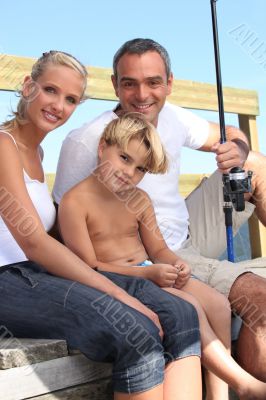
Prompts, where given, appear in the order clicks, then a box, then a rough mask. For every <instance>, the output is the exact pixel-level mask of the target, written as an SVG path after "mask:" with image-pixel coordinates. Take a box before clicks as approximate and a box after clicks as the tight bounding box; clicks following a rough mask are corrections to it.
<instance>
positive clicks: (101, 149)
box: [98, 139, 106, 160]
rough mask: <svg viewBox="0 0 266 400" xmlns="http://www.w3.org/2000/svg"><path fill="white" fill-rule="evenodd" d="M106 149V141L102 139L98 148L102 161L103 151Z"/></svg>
mask: <svg viewBox="0 0 266 400" xmlns="http://www.w3.org/2000/svg"><path fill="white" fill-rule="evenodd" d="M105 148H106V141H105V140H104V139H101V140H100V143H99V146H98V157H99V159H100V160H101V159H102V155H103V151H104V149H105Z"/></svg>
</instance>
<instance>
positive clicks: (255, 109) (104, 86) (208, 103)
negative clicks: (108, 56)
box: [0, 54, 259, 116]
mask: <svg viewBox="0 0 266 400" xmlns="http://www.w3.org/2000/svg"><path fill="white" fill-rule="evenodd" d="M34 61H35V59H33V58H28V57H18V56H11V55H7V54H1V55H0V90H10V91H14V90H18V88H20V86H21V83H22V81H23V77H24V76H25V75H27V74H29V72H30V70H31V67H32V64H33V62H34ZM87 70H88V73H89V84H88V89H87V91H86V94H87V96H88V97H90V98H92V99H99V100H117V98H116V96H115V93H114V89H113V87H112V83H111V79H110V76H111V74H112V70H111V69H110V68H99V67H91V66H89V67H87ZM223 93H224V108H225V111H226V112H229V113H236V114H243V115H253V116H256V115H258V114H259V102H258V96H257V93H256V92H255V91H253V90H244V89H235V88H229V87H224V88H223ZM169 101H170V102H171V103H173V104H178V105H179V106H181V107H186V108H192V109H198V110H211V111H217V109H218V107H217V94H216V85H212V84H208V83H199V82H193V81H187V80H177V79H176V80H175V81H174V85H173V92H172V94H171V96H169Z"/></svg>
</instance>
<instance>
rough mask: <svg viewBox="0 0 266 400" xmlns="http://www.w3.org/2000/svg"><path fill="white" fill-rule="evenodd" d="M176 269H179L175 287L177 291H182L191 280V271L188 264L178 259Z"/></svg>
mask: <svg viewBox="0 0 266 400" xmlns="http://www.w3.org/2000/svg"><path fill="white" fill-rule="evenodd" d="M174 267H175V268H176V269H177V272H178V275H177V279H176V281H175V283H174V287H175V288H176V289H181V288H182V287H183V286H184V285H185V284H186V283H187V281H188V280H189V278H190V275H191V269H190V267H189V266H188V264H187V263H185V262H184V261H183V260H181V259H178V260H177V261H176V263H175V265H174Z"/></svg>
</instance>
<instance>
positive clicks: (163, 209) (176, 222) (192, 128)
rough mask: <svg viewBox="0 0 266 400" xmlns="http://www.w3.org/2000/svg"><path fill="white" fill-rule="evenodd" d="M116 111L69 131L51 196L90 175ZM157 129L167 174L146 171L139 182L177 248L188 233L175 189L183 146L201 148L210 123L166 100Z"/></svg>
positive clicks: (184, 210) (182, 204)
mask: <svg viewBox="0 0 266 400" xmlns="http://www.w3.org/2000/svg"><path fill="white" fill-rule="evenodd" d="M114 118H117V115H116V114H115V113H114V112H113V111H106V112H104V113H103V114H101V115H100V116H99V117H98V118H96V119H94V120H93V121H91V122H89V123H87V124H85V125H83V126H82V127H81V128H78V129H75V130H74V131H72V132H70V133H69V135H68V136H67V137H66V139H65V140H64V142H63V145H62V149H61V153H60V157H59V162H58V166H57V173H56V179H55V185H54V190H53V197H54V200H55V201H56V202H57V203H58V204H59V202H60V200H61V198H62V196H63V194H64V193H65V192H66V191H67V190H69V189H70V188H71V187H73V186H74V185H75V184H77V183H78V182H80V181H81V180H83V179H85V178H86V177H87V176H89V175H90V174H91V173H92V172H93V170H94V169H95V168H96V165H97V159H98V157H97V149H98V144H99V140H100V137H101V134H102V132H103V130H104V128H105V126H106V125H107V124H108V123H109V122H110V121H111V120H112V119H114ZM157 131H158V133H159V135H160V138H161V141H162V143H163V145H164V148H165V150H166V152H167V156H168V159H169V169H168V171H167V173H166V174H163V175H161V174H158V175H154V174H146V175H145V176H144V178H143V180H142V181H141V182H140V183H139V185H138V186H139V187H140V188H142V189H143V190H145V191H146V192H147V193H148V194H149V196H150V197H151V200H152V202H153V205H154V209H155V213H156V218H157V222H158V225H159V227H160V229H161V231H162V234H163V236H164V238H165V240H166V242H167V244H168V246H169V247H170V248H171V249H175V250H177V249H178V248H180V246H181V244H182V243H183V242H184V240H185V239H186V237H187V234H188V224H189V221H188V218H189V216H188V211H187V208H186V204H185V201H184V199H183V198H182V197H181V196H180V194H179V190H178V183H179V182H178V180H179V174H180V157H181V149H182V146H186V147H189V148H191V149H198V148H200V147H201V146H202V145H203V144H204V143H205V142H206V140H207V138H208V135H209V123H208V122H207V121H206V120H204V119H202V118H200V117H198V116H197V115H195V114H193V113H192V112H190V111H188V110H185V109H183V108H181V107H178V106H175V105H172V104H169V103H166V104H165V105H164V107H163V108H162V110H161V112H160V114H159V118H158V125H157Z"/></svg>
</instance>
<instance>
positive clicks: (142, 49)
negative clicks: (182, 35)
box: [113, 38, 171, 79]
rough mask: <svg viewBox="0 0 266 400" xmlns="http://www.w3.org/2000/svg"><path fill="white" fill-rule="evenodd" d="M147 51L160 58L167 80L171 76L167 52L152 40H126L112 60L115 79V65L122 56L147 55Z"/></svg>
mask: <svg viewBox="0 0 266 400" xmlns="http://www.w3.org/2000/svg"><path fill="white" fill-rule="evenodd" d="M148 51H156V52H157V53H158V54H159V55H160V56H161V58H162V60H163V62H164V65H165V70H166V75H167V79H168V78H169V77H170V74H171V61H170V57H169V54H168V52H167V51H166V49H165V48H164V47H163V46H161V45H160V44H159V43H157V42H155V41H154V40H152V39H141V38H137V39H132V40H128V41H127V42H125V43H124V44H123V45H122V46H121V47H120V48H119V49H118V50H117V52H116V53H115V55H114V59H113V71H114V76H115V78H116V79H117V64H118V62H119V60H120V58H121V57H122V56H123V55H124V54H139V55H141V54H144V53H147V52H148Z"/></svg>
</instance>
